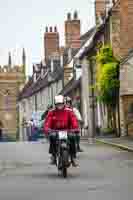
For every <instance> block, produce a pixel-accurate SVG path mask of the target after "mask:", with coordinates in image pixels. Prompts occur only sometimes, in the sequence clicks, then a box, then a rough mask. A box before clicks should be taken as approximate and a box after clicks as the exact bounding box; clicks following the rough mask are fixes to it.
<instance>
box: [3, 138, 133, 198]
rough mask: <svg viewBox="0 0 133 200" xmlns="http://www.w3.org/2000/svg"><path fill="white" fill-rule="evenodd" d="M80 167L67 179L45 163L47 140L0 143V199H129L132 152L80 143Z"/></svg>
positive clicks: (130, 195) (47, 161) (47, 162)
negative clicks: (45, 141)
mask: <svg viewBox="0 0 133 200" xmlns="http://www.w3.org/2000/svg"><path fill="white" fill-rule="evenodd" d="M82 148H83V149H84V152H83V153H80V155H79V162H80V167H78V168H76V169H75V168H70V169H69V175H68V179H66V180H64V179H63V178H62V177H59V176H58V174H57V169H56V167H54V166H51V165H49V155H48V153H47V149H48V144H47V143H41V142H40V143H31V144H29V143H1V144H0V199H1V200H30V199H32V200H44V199H46V200H51V199H58V200H60V199H63V200H68V199H73V200H75V199H76V200H81V199H82V200H87V199H91V200H96V199H99V200H100V199H101V200H106V199H108V200H112V199H114V200H117V199H120V200H125V199H127V200H132V194H133V190H132V187H131V186H132V185H133V173H132V167H133V153H128V152H126V151H121V150H119V149H115V148H112V147H108V146H103V145H96V144H94V145H91V146H88V144H87V143H83V144H82Z"/></svg>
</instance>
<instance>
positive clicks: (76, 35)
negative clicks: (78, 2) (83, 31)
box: [65, 11, 81, 49]
mask: <svg viewBox="0 0 133 200" xmlns="http://www.w3.org/2000/svg"><path fill="white" fill-rule="evenodd" d="M80 36H81V35H80V20H79V19H78V13H77V11H75V12H74V16H73V19H71V14H70V13H68V14H67V20H66V21H65V46H66V47H67V48H74V49H75V48H80V46H81V41H80Z"/></svg>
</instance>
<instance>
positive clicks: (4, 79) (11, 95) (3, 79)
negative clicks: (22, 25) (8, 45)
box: [0, 50, 26, 138]
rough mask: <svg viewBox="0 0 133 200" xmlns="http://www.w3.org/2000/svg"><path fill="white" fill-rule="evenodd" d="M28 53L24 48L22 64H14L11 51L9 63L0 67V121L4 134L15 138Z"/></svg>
mask: <svg viewBox="0 0 133 200" xmlns="http://www.w3.org/2000/svg"><path fill="white" fill-rule="evenodd" d="M25 68H26V55H25V51H24V50H23V55H22V65H20V66H12V61H11V55H10V53H9V60H8V65H6V66H3V67H0V121H2V123H3V131H4V134H5V135H7V136H9V137H13V138H15V137H16V135H17V133H18V120H19V115H18V104H17V98H18V94H19V91H20V89H22V87H23V86H24V84H25Z"/></svg>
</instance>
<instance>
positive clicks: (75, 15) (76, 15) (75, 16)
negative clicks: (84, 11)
mask: <svg viewBox="0 0 133 200" xmlns="http://www.w3.org/2000/svg"><path fill="white" fill-rule="evenodd" d="M74 19H75V20H77V19H78V12H77V11H75V12H74Z"/></svg>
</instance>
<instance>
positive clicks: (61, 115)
mask: <svg viewBox="0 0 133 200" xmlns="http://www.w3.org/2000/svg"><path fill="white" fill-rule="evenodd" d="M54 103H55V108H54V109H53V110H51V111H50V112H49V113H48V115H47V117H46V120H45V123H44V132H45V134H46V135H48V134H49V132H50V130H51V131H52V130H68V134H69V130H75V133H76V131H77V130H78V129H79V126H78V121H77V119H76V117H75V115H74V113H73V112H72V110H71V109H69V108H66V106H65V103H64V97H63V96H62V95H58V96H55V102H54ZM49 139H50V149H51V153H52V155H53V158H54V159H53V162H52V163H51V164H56V136H52V135H51V136H50V138H49ZM69 139H70V157H71V163H72V165H73V166H74V167H76V166H77V163H76V160H75V154H76V146H75V138H74V137H70V138H69Z"/></svg>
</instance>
